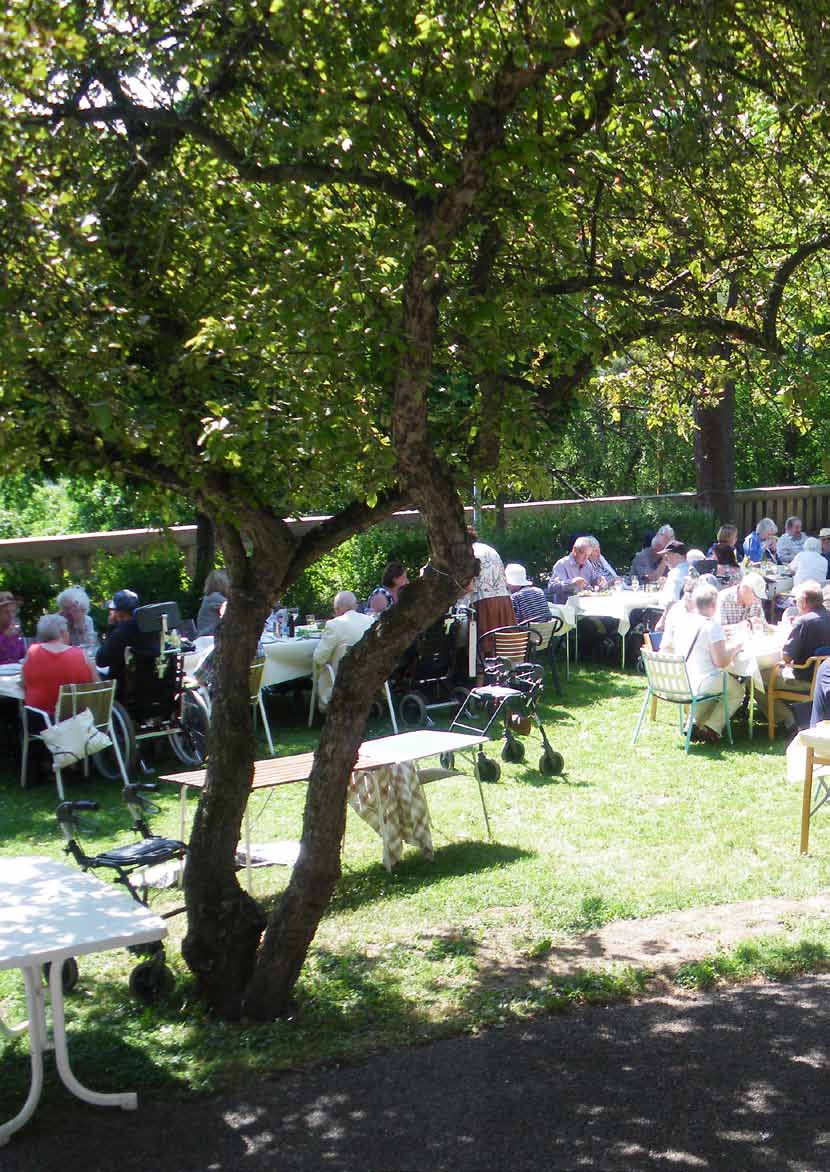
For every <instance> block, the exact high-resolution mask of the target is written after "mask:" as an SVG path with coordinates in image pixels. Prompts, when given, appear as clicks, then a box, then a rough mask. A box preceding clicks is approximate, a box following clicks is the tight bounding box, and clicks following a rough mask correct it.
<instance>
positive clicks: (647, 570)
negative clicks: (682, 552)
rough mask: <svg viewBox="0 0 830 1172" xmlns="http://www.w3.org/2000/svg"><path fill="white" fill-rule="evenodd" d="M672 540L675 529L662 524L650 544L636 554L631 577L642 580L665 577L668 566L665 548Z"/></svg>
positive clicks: (649, 580)
mask: <svg viewBox="0 0 830 1172" xmlns="http://www.w3.org/2000/svg"><path fill="white" fill-rule="evenodd" d="M670 541H674V530H673V529H672V527H671V525H661V527H660V528H659V529H658V530H657V532H656V533H655V535H654V537H652V539H651V543H650V545H648V546H646V548H645V549H641V550H640V552H639V553H638V554H636V555H635V557H634V560H633V561H632V563H631V569H630V571H629V573H630V575H631V577H632V578H638V579H639V581H640V582H656V581H658V579H660V578H662V577H664V576H665V574H667V573H668V567H667V566H666V563H665V562H664V560H663V550H664V549H665V548H666V546H667V545H668V543H669V542H670Z"/></svg>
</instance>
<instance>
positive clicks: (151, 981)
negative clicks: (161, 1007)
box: [130, 956, 175, 1004]
mask: <svg viewBox="0 0 830 1172" xmlns="http://www.w3.org/2000/svg"><path fill="white" fill-rule="evenodd" d="M174 985H175V981H174V980H173V974H172V973H171V972H170V969H169V968H168V967H167V965H166V964H165V963H164V961H163V960H159V958H158V957H157V956H154V957H153V959H152V960H144V961H142V962H141V964H137V965H136V966H135V968H134V969H133V971H132V972H131V973H130V992H131V993H132V995H133V997H137V998H138V1000H139V1001H143V1002H145V1004H146V1003H149V1002H151V1001H156V1000H157V999H158V998H159V997H161V996H162V994H163V993H169V992H171V990H172V989H173V986H174Z"/></svg>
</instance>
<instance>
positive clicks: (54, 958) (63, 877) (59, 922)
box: [0, 856, 167, 1145]
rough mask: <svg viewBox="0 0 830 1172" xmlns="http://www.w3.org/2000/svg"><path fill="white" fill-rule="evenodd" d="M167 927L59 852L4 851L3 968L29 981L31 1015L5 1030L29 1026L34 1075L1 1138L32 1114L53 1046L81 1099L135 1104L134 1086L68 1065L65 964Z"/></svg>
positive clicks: (0, 903) (0, 884)
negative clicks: (80, 1074)
mask: <svg viewBox="0 0 830 1172" xmlns="http://www.w3.org/2000/svg"><path fill="white" fill-rule="evenodd" d="M166 934H167V929H166V927H165V925H164V921H163V920H161V919H160V918H159V917H158V916H156V915H154V914H153V913H152V912H151V911H148V909H147V908H144V907H141V905H140V904H137V903H136V902H135V901H134V900H132V899H130V897H129V896H128V895H125V894H124V893H123V892H121V891H118V890H117V889H116V888H115V887H113V886H112V885H111V884H107V883H102V882H101V880H100V879H96V878H94V877H93V876H92V875H85V874H84V873H83V872H82V871H79V870H78V868H77V867H69V866H67V865H66V864H65V863H61V862H58V861H57V860H56V859H49V858H40V857H29V856H25V857H21V858H11V857H9V858H0V969H20V970H21V972H22V973H23V980H24V983H25V986H26V1006H27V1009H28V1020H27V1021H25V1022H22V1023H21V1024H20V1025H17V1026H14V1027H12V1026H7V1025H6V1024H5V1023H4V1022H3V1021H2V1020H0V1032H2V1033H4V1034H6V1036H7V1037H14V1036H16V1035H18V1034H21V1033H23V1031H24V1030H28V1032H29V1051H30V1054H31V1062H32V1077H31V1085H30V1087H29V1095H28V1097H27V1099H26V1102H25V1103H24V1105H23V1108H22V1109H21V1110H20V1111H19V1112H18V1114H17V1115H15V1117H14V1118H13V1119H10V1120H9V1121H8V1123H3V1124H0V1145H3V1144H5V1143H7V1142H8V1140H9V1137H10V1136H11V1135H13V1134H14V1132H16V1131H19V1130H20V1128H21V1127H23V1125H24V1124H25V1123H27V1122H28V1120H29V1119H31V1117H32V1115H33V1114H34V1111H35V1108H36V1107H37V1104H38V1101H39V1099H40V1093H41V1089H42V1087H43V1054H44V1052H45V1051H46V1050H54V1052H55V1061H56V1063H57V1067H58V1073H59V1074H60V1077H61V1079H62V1081H63V1083H64V1084H65V1086H67V1087H68V1088H69V1090H70V1091H71V1092H72V1094H73V1095H77V1097H78V1098H79V1099H83V1100H84V1102H86V1103H93V1104H94V1105H95V1106H97V1107H121V1108H122V1109H123V1110H125V1111H132V1110H135V1108H136V1106H137V1105H138V1098H137V1096H136V1095H135V1094H134V1093H132V1092H121V1093H117V1094H101V1093H99V1092H98V1091H91V1090H89V1089H88V1088H87V1087H85V1086H83V1085H82V1084H81V1083H79V1082H78V1080H77V1079H76V1078H75V1075H74V1074H73V1073H72V1070H71V1068H70V1066H69V1053H68V1049H67V1044H66V1027H65V1022H64V1007H63V986H62V983H61V970H62V968H63V962H64V961H65V960H66V959H67V958H68V957H70V956H74V957H77V956H85V955H87V954H88V953H91V952H106V951H107V950H108V949H111V948H124V947H127V946H128V945H131V944H149V943H150V942H151V941H153V940H161V939H162V938H163V937H164V936H166ZM47 963H49V964H51V970H50V973H49V1000H50V1001H51V1003H52V1039H51V1040H50V1039H49V1035H48V1031H47V1025H46V1004H45V995H44V994H45V990H44V988H43V985H42V982H41V969H42V966H43V965H44V964H47Z"/></svg>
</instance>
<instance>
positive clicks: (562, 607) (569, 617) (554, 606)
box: [548, 602, 576, 635]
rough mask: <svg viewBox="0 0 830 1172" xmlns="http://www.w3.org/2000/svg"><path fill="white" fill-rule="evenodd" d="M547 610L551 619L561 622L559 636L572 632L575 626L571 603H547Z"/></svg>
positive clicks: (574, 613)
mask: <svg viewBox="0 0 830 1172" xmlns="http://www.w3.org/2000/svg"><path fill="white" fill-rule="evenodd" d="M548 610H549V611H550V615H551V618H554V619H556V618H558V619H561V620H562V630H561V631H560V634H561V635H567V633H568V631H572V630H573V629H574V627H575V626H576V611H575V610H574V608H573V603H572V602H549V603H548Z"/></svg>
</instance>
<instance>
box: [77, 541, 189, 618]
mask: <svg viewBox="0 0 830 1172" xmlns="http://www.w3.org/2000/svg"><path fill="white" fill-rule="evenodd" d="M189 586H190V579H189V578H188V575H187V571H186V569H185V562H184V555H183V553H182V552H181V550H180V549H179V548H178V546H176V545H174V544H173V543H172V542H161V543H159V544H158V545H152V546H149V547H147V548H145V549H140V550H128V551H127V552H126V553H119V554H106V553H100V554H96V555H95V557H94V558H93V560H92V564H91V565H90V568H89V574H88V576H87V581H86V582H85V583H84V587H85V589H86V591H87V593H88V594H89V597H90V598H91V599H92V602H93V619H94V620H95V623H96V626H98V625H100V624H101V621H102V620H103V624H104V625H106V612H105V611H104V610H103V607H104V605H105V603H106V601H107V600H108V599H109V598H112V596H113V594H114V593H115V591H116V590H123V589H129V590H135V592H136V594H137V595H138V597H139V598H140V599H141V601H142V602H143V603H144V602H177V603H178V604H179V609H180V610H181V612H182V615H183V616H188V615H190V605H189V600H188V589H189Z"/></svg>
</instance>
